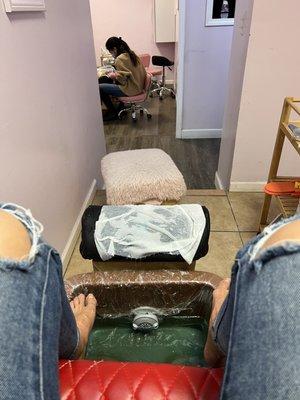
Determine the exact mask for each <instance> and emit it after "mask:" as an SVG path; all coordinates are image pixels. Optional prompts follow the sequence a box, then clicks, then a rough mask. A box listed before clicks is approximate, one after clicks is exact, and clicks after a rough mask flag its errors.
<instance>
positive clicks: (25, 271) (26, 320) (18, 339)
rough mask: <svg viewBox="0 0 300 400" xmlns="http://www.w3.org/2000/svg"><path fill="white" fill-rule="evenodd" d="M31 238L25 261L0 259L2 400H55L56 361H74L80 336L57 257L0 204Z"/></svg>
mask: <svg viewBox="0 0 300 400" xmlns="http://www.w3.org/2000/svg"><path fill="white" fill-rule="evenodd" d="M0 209H2V210H4V211H7V212H9V213H11V214H13V215H15V217H17V218H18V219H19V220H20V221H21V222H22V223H23V224H24V225H25V226H26V228H27V230H28V232H29V234H30V237H31V244H32V246H31V251H30V254H29V256H28V257H26V259H24V260H21V261H13V260H9V259H0V305H1V309H0V399H1V400H4V399H5V400H21V399H24V400H25V399H26V400H31V399H34V400H40V399H41V400H42V399H43V400H57V399H59V398H60V396H59V380H58V359H59V358H73V357H74V354H75V352H76V349H77V346H78V341H79V333H78V331H77V327H76V322H75V319H74V316H73V313H72V311H71V308H70V305H69V301H68V299H67V296H66V292H65V289H64V283H63V278H62V264H61V261H60V257H59V255H58V253H57V252H56V251H55V250H54V249H53V248H52V247H50V246H49V245H48V244H46V243H45V242H44V241H43V240H42V238H41V231H42V226H41V224H39V223H38V222H37V221H36V220H35V219H34V218H33V217H32V215H31V213H30V212H29V211H27V210H24V209H23V208H21V207H19V206H16V205H13V204H0Z"/></svg>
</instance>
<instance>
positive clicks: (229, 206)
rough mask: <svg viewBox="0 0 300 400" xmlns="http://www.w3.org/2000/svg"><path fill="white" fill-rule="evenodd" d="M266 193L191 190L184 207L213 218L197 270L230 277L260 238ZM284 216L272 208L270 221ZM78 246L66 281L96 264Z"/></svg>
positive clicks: (100, 198) (99, 198)
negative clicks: (240, 253) (243, 252)
mask: <svg viewBox="0 0 300 400" xmlns="http://www.w3.org/2000/svg"><path fill="white" fill-rule="evenodd" d="M262 202H263V194H262V193H236V192H231V193H228V194H227V193H225V192H224V191H221V190H189V191H188V192H187V195H186V196H185V197H183V198H182V200H181V201H180V203H200V204H202V205H205V206H206V207H207V208H208V209H209V212H210V217H211V236H210V242H209V245H210V249H209V252H208V255H207V256H206V257H204V258H202V259H200V260H199V261H197V263H196V269H197V270H201V271H209V272H213V273H215V274H218V275H220V276H222V277H227V276H229V275H230V271H231V267H232V263H233V260H234V258H235V255H236V252H237V250H238V249H239V248H240V247H241V246H242V245H243V244H244V243H246V242H247V241H248V240H249V239H251V238H252V237H253V236H255V235H256V233H257V230H258V225H259V218H260V210H261V207H262ZM93 204H97V205H101V204H105V192H104V191H99V192H97V194H96V196H95V199H94V202H93ZM279 213H280V211H279V209H278V208H277V206H276V204H272V206H271V211H270V221H271V220H272V219H273V218H275V217H276V216H277V215H278V214H279ZM79 243H80V239H79V240H78V243H77V244H76V247H75V249H74V252H73V255H72V257H71V260H70V262H69V265H68V268H67V270H66V273H65V279H67V278H69V277H71V276H73V275H77V274H81V273H85V272H92V270H93V268H92V262H91V261H89V260H84V259H83V258H82V257H81V255H80V252H79Z"/></svg>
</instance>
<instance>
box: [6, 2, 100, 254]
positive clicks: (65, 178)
mask: <svg viewBox="0 0 300 400" xmlns="http://www.w3.org/2000/svg"><path fill="white" fill-rule="evenodd" d="M46 6H47V11H46V12H45V13H40V12H38V13H30V12H25V13H12V14H10V15H8V14H6V13H5V12H4V10H3V6H2V2H0V54H1V56H2V59H1V63H0V79H1V85H0V86H1V90H0V110H1V111H0V112H1V119H0V140H1V146H0V160H1V161H0V163H1V164H0V182H1V184H0V199H1V200H0V201H4V202H6V201H10V202H16V203H19V204H22V205H24V206H25V207H28V208H30V209H31V210H32V212H33V214H34V215H35V216H36V217H37V218H38V219H39V220H40V221H41V222H42V223H43V224H44V226H45V235H44V236H45V237H46V239H47V240H48V241H49V242H51V244H53V245H54V246H56V247H57V248H58V250H59V251H62V250H63V249H64V247H65V245H66V242H67V239H68V237H69V234H70V232H71V229H72V227H73V225H74V223H75V220H76V218H77V216H78V213H79V211H80V209H81V206H82V204H83V202H84V199H85V197H86V195H87V193H88V190H89V189H90V186H91V183H92V181H93V179H94V178H99V177H100V172H99V170H100V158H101V156H103V154H104V153H105V143H104V136H103V126H102V119H101V111H100V102H99V93H98V85H97V78H96V72H95V71H96V62H95V54H94V49H93V39H92V27H91V19H90V10H89V3H88V0H51V1H46ZM99 183H100V184H101V182H99Z"/></svg>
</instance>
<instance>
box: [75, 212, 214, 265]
mask: <svg viewBox="0 0 300 400" xmlns="http://www.w3.org/2000/svg"><path fill="white" fill-rule="evenodd" d="M162 207H163V206H162ZM101 209H102V206H89V207H88V208H87V209H86V210H85V212H84V214H83V216H82V220H81V225H82V229H81V243H80V253H81V255H82V257H83V258H85V259H89V260H93V265H94V268H95V269H100V270H101V269H102V268H101V264H103V265H106V264H110V266H112V268H109V269H114V266H115V267H116V266H119V267H120V269H147V270H148V269H162V268H168V267H172V268H176V269H194V266H195V261H196V260H199V258H202V257H205V256H206V254H207V252H208V241H209V235H210V217H209V211H208V209H207V208H206V207H204V206H202V209H203V212H204V216H205V220H206V224H205V228H204V231H203V234H202V238H201V241H200V243H199V246H198V249H197V251H196V253H195V256H194V262H193V263H192V265H191V266H189V265H188V264H187V263H186V262H185V261H184V259H183V258H182V257H181V256H180V255H172V254H166V253H161V254H154V255H152V256H148V257H145V258H143V259H142V260H132V259H128V258H125V257H121V256H115V257H113V258H111V259H110V260H108V261H102V260H101V258H100V256H99V253H98V250H97V247H96V244H95V240H94V231H95V225H96V222H97V221H98V219H99V216H100V213H101ZM114 262H115V263H116V265H113V263H114ZM168 263H172V264H170V265H168ZM177 263H178V265H177ZM117 269H119V268H117Z"/></svg>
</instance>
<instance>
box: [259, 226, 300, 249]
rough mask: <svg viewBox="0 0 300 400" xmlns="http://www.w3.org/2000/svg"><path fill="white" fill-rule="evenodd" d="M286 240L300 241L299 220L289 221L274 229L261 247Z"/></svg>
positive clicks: (264, 247)
mask: <svg viewBox="0 0 300 400" xmlns="http://www.w3.org/2000/svg"><path fill="white" fill-rule="evenodd" d="M286 240H288V241H294V242H300V220H295V221H291V222H289V223H288V224H286V225H283V226H282V227H281V228H280V229H278V230H277V231H275V232H274V233H273V234H272V235H271V236H270V237H269V239H268V240H267V241H266V242H265V243H264V245H263V246H262V249H266V248H267V247H270V246H273V245H275V244H277V243H280V242H282V241H286Z"/></svg>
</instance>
